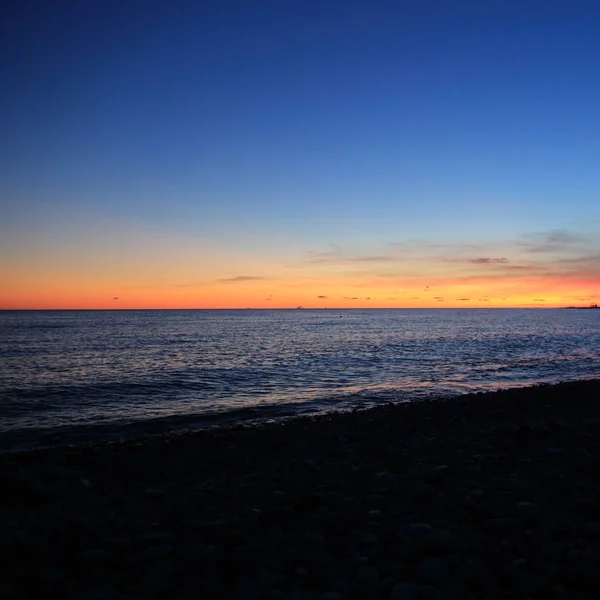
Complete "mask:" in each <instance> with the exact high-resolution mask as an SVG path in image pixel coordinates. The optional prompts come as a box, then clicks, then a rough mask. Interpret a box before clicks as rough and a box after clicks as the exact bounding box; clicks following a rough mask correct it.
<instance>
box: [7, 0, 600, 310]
mask: <svg viewBox="0 0 600 600" xmlns="http://www.w3.org/2000/svg"><path fill="white" fill-rule="evenodd" d="M8 4H9V6H8V7H6V6H5V7H4V8H3V9H1V11H2V12H0V50H1V52H0V89H2V93H1V94H0V131H1V132H2V134H1V135H0V309H55V308H56V309H59V308H64V309H68V308H119V309H121V308H249V307H251V308H258V307H263V308H270V307H271V308H294V307H296V306H303V307H306V308H308V307H317V308H318V307H323V308H324V307H329V308H333V307H357V308H358V307H361V308H364V307H372V308H378V307H386V308H394V307H415V308H416V307H534V306H535V307H537V306H548V307H554V306H565V305H589V304H592V303H596V302H598V303H600V108H599V107H600V75H599V74H600V3H598V2H597V1H589V2H585V1H580V0H570V1H561V0H556V1H552V0H545V1H533V0H515V1H511V0H505V1H485V2H481V1H480V0H478V1H472V2H466V1H460V0H457V1H455V2H452V1H450V0H445V1H437V2H434V1H430V0H420V1H419V2H401V1H380V0H373V1H369V2H366V1H360V2H359V1H353V0H346V1H343V2H342V1H338V0H319V1H314V0H303V1H302V2H292V1H291V0H290V1H289V2H288V1H287V0H276V1H269V2H267V1H261V0H256V1H254V2H247V1H244V2H241V1H240V2H238V1H232V0H220V1H218V2H217V1H214V2H211V0H206V1H204V2H192V1H178V0H171V1H162V0H144V1H141V0H137V1H132V0H118V1H116V0H115V1H113V0H64V1H62V2H47V1H34V0H19V1H17V0H12V1H11V2H9V3H8Z"/></svg>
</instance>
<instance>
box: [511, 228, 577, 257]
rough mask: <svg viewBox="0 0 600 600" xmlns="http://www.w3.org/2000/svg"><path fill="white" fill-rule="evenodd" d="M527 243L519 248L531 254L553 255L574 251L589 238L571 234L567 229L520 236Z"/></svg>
mask: <svg viewBox="0 0 600 600" xmlns="http://www.w3.org/2000/svg"><path fill="white" fill-rule="evenodd" d="M519 237H520V238H522V239H524V240H525V241H523V242H520V243H519V246H521V247H523V248H524V249H525V252H528V253H529V254H551V253H553V252H565V251H570V250H574V249H575V248H573V247H574V246H578V245H581V244H585V243H587V242H588V237H587V236H586V235H583V234H578V233H571V232H570V231H568V230H566V229H551V230H550V231H541V232H538V233H523V234H521V235H520V236H519Z"/></svg>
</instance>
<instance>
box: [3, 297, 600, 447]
mask: <svg viewBox="0 0 600 600" xmlns="http://www.w3.org/2000/svg"><path fill="white" fill-rule="evenodd" d="M599 375H600V310H565V309H484V308H482V309H431V310H429V309H394V310H387V309H373V310H360V309H352V310H342V309H320V310H309V309H302V310H106V311H104V310H65V311H2V312H0V451H2V452H6V451H15V450H28V449H35V448H40V447H48V446H54V445H66V444H78V443H87V442H96V441H101V440H102V441H109V440H118V439H123V438H127V437H131V436H137V435H145V434H156V433H167V432H181V431H189V430H194V429H199V428H206V427H213V426H220V425H229V424H232V423H239V422H251V423H254V422H257V421H264V420H267V421H268V420H274V419H275V420H276V419H282V418H287V417H292V416H295V415H306V414H317V413H322V412H327V411H339V410H353V409H357V408H365V407H370V406H375V405H378V404H381V403H388V402H407V401H420V400H423V399H428V398H434V397H449V396H450V397H452V396H457V395H459V394H463V393H467V392H485V391H490V390H498V389H502V388H511V387H521V386H528V385H534V384H542V383H545V384H550V383H557V382H560V381H572V380H579V379H589V378H595V377H598V376H599Z"/></svg>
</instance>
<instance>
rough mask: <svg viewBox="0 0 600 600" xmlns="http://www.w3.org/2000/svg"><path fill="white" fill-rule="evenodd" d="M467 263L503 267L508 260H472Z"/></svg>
mask: <svg viewBox="0 0 600 600" xmlns="http://www.w3.org/2000/svg"><path fill="white" fill-rule="evenodd" d="M469 262H470V263H471V264H473V265H505V264H506V263H507V262H508V258H504V257H502V258H473V259H471V260H469Z"/></svg>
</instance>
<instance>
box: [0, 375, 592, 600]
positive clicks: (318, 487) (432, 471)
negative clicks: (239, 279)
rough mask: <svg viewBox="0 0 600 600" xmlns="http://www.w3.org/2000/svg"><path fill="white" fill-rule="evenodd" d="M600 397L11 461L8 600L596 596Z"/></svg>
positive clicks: (526, 391) (547, 391)
mask: <svg viewBox="0 0 600 600" xmlns="http://www.w3.org/2000/svg"><path fill="white" fill-rule="evenodd" d="M599 473H600V380H597V379H596V380H588V381H580V382H571V383H562V384H557V385H551V386H550V385H544V386H536V387H529V388H521V389H514V390H502V391H497V392H492V393H480V394H471V395H464V396H460V397H458V398H451V399H443V398H441V399H437V400H430V401H421V402H412V403H404V404H397V405H391V404H389V405H384V406H379V407H377V408H373V409H369V410H360V411H352V412H344V413H335V414H326V415H321V416H317V417H310V418H308V417H299V418H293V419H289V420H285V421H281V422H275V423H266V424H261V425H256V424H254V425H239V426H234V427H223V428H219V429H213V430H206V431H198V432H188V433H185V434H177V435H174V434H173V435H160V436H146V437H142V438H134V439H128V440H122V441H120V442H110V443H108V442H107V443H98V444H94V445H80V446H74V447H56V448H51V449H46V450H36V451H31V452H20V453H6V454H3V455H0V477H1V479H2V494H0V534H1V536H2V541H3V543H2V544H1V546H0V552H1V553H2V556H1V561H2V563H1V564H2V569H1V570H0V597H2V598H65V599H73V600H108V599H118V600H138V599H146V598H149V599H157V600H158V599H171V598H172V599H178V600H188V599H189V600H191V599H204V598H206V599H212V598H227V599H229V598H230V599H234V600H254V599H263V598H264V599H267V600H309V599H311V600H316V599H320V600H343V599H349V600H350V599H352V600H353V599H363V598H364V599H382V600H421V599H435V600H442V599H451V598H465V599H473V600H475V599H486V600H487V599H490V600H493V599H496V598H498V599H500V598H515V599H526V598H532V599H542V598H544V599H556V600H566V599H570V598H596V597H597V594H598V590H599V589H600V478H599V476H598V474H599Z"/></svg>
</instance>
